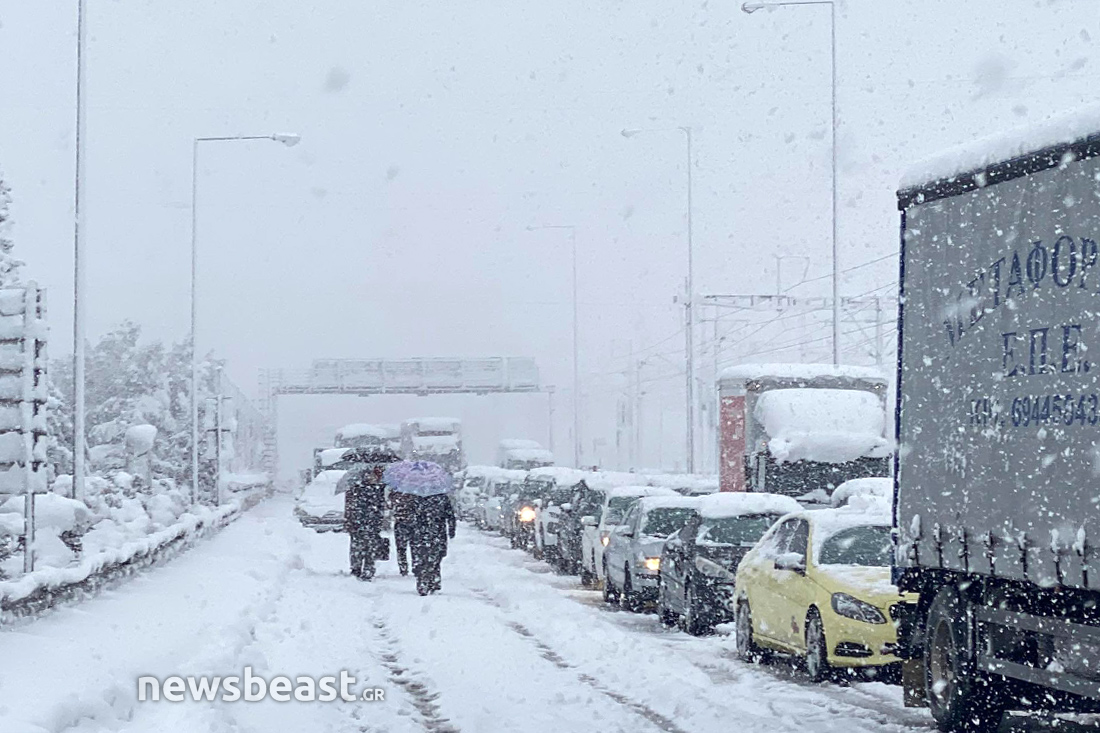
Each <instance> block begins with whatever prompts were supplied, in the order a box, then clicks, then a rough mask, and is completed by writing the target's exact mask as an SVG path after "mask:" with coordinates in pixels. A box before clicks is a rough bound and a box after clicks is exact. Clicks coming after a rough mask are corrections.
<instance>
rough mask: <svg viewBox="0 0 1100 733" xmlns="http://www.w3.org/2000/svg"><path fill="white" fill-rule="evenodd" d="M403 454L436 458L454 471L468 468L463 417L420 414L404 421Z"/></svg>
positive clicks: (412, 458)
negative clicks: (463, 441) (420, 415)
mask: <svg viewBox="0 0 1100 733" xmlns="http://www.w3.org/2000/svg"><path fill="white" fill-rule="evenodd" d="M401 455H402V456H403V457H404V458H406V459H409V460H425V461H434V462H435V463H438V464H439V465H441V466H443V467H444V468H445V469H447V470H448V471H450V472H451V473H454V472H456V471H461V470H462V469H464V468H466V454H465V453H464V452H463V449H462V421H461V420H459V419H458V418H454V417H418V418H413V419H411V420H406V421H404V422H403V423H401Z"/></svg>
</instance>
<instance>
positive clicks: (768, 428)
mask: <svg viewBox="0 0 1100 733" xmlns="http://www.w3.org/2000/svg"><path fill="white" fill-rule="evenodd" d="M887 384H888V381H887V379H886V377H884V376H883V375H882V374H881V373H880V372H879V371H878V370H876V369H873V368H871V367H860V366H839V367H837V366H831V365H825V364H740V365H738V366H733V367H730V368H728V369H726V370H725V371H723V372H722V373H721V374H720V375H719V379H718V397H719V414H718V420H719V431H718V440H719V446H718V448H719V466H718V476H719V486H720V489H721V490H722V491H760V492H768V493H772V494H784V495H787V496H794V497H803V496H806V497H807V498H808V499H812V498H814V496H817V498H819V499H820V500H821V501H824V502H828V500H829V495H831V493H832V490H833V489H835V488H836V487H837V486H840V484H842V483H844V482H845V481H848V480H849V479H854V478H866V477H870V476H889V475H890V468H891V466H890V462H891V454H892V443H891V441H890V440H889V439H887V437H886V390H887Z"/></svg>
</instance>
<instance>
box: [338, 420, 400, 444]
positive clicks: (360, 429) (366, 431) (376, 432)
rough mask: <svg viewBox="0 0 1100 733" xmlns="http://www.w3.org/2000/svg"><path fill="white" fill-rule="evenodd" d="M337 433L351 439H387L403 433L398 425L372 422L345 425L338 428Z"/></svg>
mask: <svg viewBox="0 0 1100 733" xmlns="http://www.w3.org/2000/svg"><path fill="white" fill-rule="evenodd" d="M336 434H337V435H338V436H340V437H342V438H349V439H350V438H378V439H379V440H386V439H389V438H396V437H398V436H399V435H400V434H401V430H400V428H398V427H397V426H396V425H373V424H370V423H363V422H357V423H352V424H350V425H345V426H344V427H342V428H340V429H339V430H337V431H336Z"/></svg>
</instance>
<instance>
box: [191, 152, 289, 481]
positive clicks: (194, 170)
mask: <svg viewBox="0 0 1100 733" xmlns="http://www.w3.org/2000/svg"><path fill="white" fill-rule="evenodd" d="M301 139H302V138H301V137H300V136H298V135H296V134H294V133H290V132H277V133H273V134H271V135H228V136H223V137H197V138H195V139H194V142H193V144H192V146H191V502H192V503H194V502H196V501H198V498H199V356H198V335H197V329H196V325H197V322H198V301H197V298H196V292H197V290H196V286H197V284H198V279H197V276H198V270H199V248H198V246H197V245H198V220H199V210H198V192H199V143H215V142H243V141H246V140H274V141H275V142H279V143H282V144H283V145H286V146H287V147H288V148H291V147H294V146H295V145H297V144H298V143H299V142H300V141H301ZM219 438H220V436H219Z"/></svg>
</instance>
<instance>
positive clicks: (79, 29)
mask: <svg viewBox="0 0 1100 733" xmlns="http://www.w3.org/2000/svg"><path fill="white" fill-rule="evenodd" d="M84 3H85V0H78V2H77V10H76V168H75V171H74V174H73V184H74V185H73V189H74V191H73V491H72V498H74V499H79V498H81V497H83V495H84V442H85V439H84V426H85V415H86V412H85V407H84V330H85V326H84V324H85V310H84V305H85V304H84V299H85V297H86V294H85V292H84V291H85V284H84V270H85V264H86V263H85V261H84V259H85V255H84V207H83V206H82V204H83V199H84V186H83V185H82V184H83V180H82V179H83V178H84V142H85V130H86V127H87V120H86V116H85V113H84V106H85V98H84V97H85V92H84V57H85V56H86V54H87V47H88V34H87V32H86V27H87V21H86V18H87V12H86V8H85V5H84Z"/></svg>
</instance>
